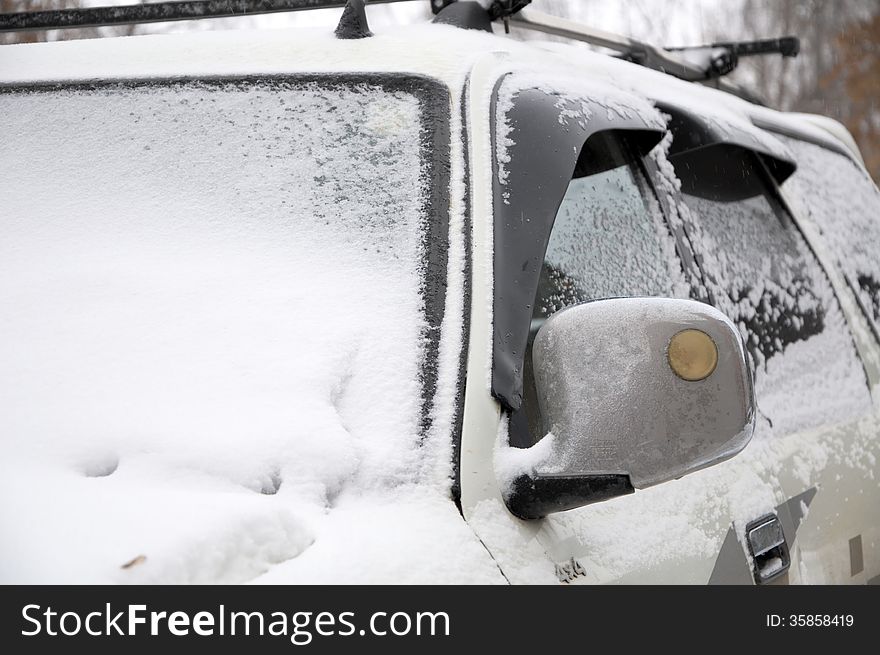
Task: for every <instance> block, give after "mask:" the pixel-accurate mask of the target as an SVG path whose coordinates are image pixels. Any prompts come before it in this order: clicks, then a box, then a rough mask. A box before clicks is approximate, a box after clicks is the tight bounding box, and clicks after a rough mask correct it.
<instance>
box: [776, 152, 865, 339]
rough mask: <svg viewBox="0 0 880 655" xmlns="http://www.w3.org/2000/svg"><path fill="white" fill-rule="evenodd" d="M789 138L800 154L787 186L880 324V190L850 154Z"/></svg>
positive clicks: (863, 302)
mask: <svg viewBox="0 0 880 655" xmlns="http://www.w3.org/2000/svg"><path fill="white" fill-rule="evenodd" d="M785 141H786V143H787V144H788V145H789V147H791V148H792V150H794V152H795V153H797V157H798V170H797V172H796V173H795V174H794V175H793V176H792V177H791V178H790V179H789V180H787V181H786V183H785V188H786V190H789V189H790V190H791V191H792V192H793V193H792V195H793V196H795V197H796V198H799V199H800V200H801V201H802V204H803V205H804V207H805V209H806V211H808V212H809V213H810V216H811V217H812V218H813V220H814V221H815V222H816V224H817V225H818V226H819V228H820V229H821V230H822V233H823V235H824V237H825V239H826V240H827V243H828V244H829V245H830V246H831V249H832V252H833V253H834V255H835V256H836V257H837V259H838V261H839V264H840V267H841V268H842V269H843V271H844V273H846V276H847V278H848V280H849V283H850V285H851V286H852V287H853V288H854V289H856V290H857V293H858V294H859V298H860V300H861V302H862V304H863V305H864V307H865V308H866V309H867V311H868V313H869V314H870V316H871V318H873V320H874V321H875V322H880V191H878V189H877V187H876V186H875V185H874V183H873V182H872V181H871V178H870V177H868V174H867V173H865V171H863V170H862V169H861V168H859V167H858V166H857V165H856V164H855V163H854V162H853V161H852V160H851V159H850V158H849V157H845V156H843V155H841V154H838V153H836V152H832V151H830V150H826V149H825V148H822V147H820V146H817V145H813V144H812V143H806V142H804V141H798V140H796V139H785Z"/></svg>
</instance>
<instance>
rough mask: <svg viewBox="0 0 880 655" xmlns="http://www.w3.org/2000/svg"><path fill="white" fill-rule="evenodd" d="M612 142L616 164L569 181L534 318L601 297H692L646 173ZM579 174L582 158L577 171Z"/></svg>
mask: <svg viewBox="0 0 880 655" xmlns="http://www.w3.org/2000/svg"><path fill="white" fill-rule="evenodd" d="M608 141H609V142H610V143H608V144H606V145H612V146H613V148H614V149H613V150H611V153H612V155H613V157H614V161H613V162H612V163H613V165H614V167H613V168H610V169H607V170H603V171H601V172H598V173H593V174H591V175H585V176H583V177H575V178H574V179H572V181H571V183H570V184H569V186H568V191H567V192H566V194H565V197H564V199H563V201H562V204H561V205H560V207H559V211H558V212H557V214H556V221H555V223H554V225H553V231H552V232H551V234H550V242H549V244H548V246H547V254H546V256H545V258H544V266H543V269H542V271H541V279H540V282H539V286H538V295H537V299H536V303H535V315H536V316H537V317H543V318H546V317H549V316H550V315H551V314H553V313H554V312H557V311H559V310H560V309H563V308H564V307H567V306H569V305H573V304H575V303H579V302H584V301H587V300H592V299H597V298H608V297H614V296H675V295H685V296H686V295H687V285H686V284H685V280H684V274H683V272H682V268H681V264H680V262H679V261H678V259H677V256H676V252H675V242H674V240H673V237H672V236H671V234H670V233H669V230H668V228H667V227H666V225H665V223H664V221H663V217H662V215H661V213H660V208H659V206H658V204H657V201H656V199H655V198H654V197H653V195H652V192H651V190H650V188H649V187H648V185H647V182H646V180H645V177H644V174H643V173H642V172H641V170H640V169H639V167H638V165H636V164H632V163H629V164H627V163H625V162H626V161H627V158H626V157H625V154H624V153H623V152H622V151H621V150H620V147H619V146H617V145H614V144H613V142H612V141H611V140H610V139H609V140H608ZM585 155H586V156H589V153H588V152H587V151H585ZM583 158H584V157H583V156H582V159H583ZM582 171H584V167H583V165H582V164H581V163H579V166H578V170H576V171H575V175H576V176H577V175H578V173H579V172H582ZM586 172H589V171H586Z"/></svg>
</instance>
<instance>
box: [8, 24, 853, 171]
mask: <svg viewBox="0 0 880 655" xmlns="http://www.w3.org/2000/svg"><path fill="white" fill-rule="evenodd" d="M490 53H504V60H505V62H506V65H507V66H508V67H509V69H510V70H516V69H524V70H532V71H535V72H537V73H541V72H552V73H554V74H557V73H558V74H560V75H562V76H565V77H569V78H573V77H581V76H582V77H584V78H585V79H590V80H591V82H592V83H593V84H597V83H598V84H604V85H607V86H608V88H609V89H616V90H617V92H618V93H620V94H624V95H625V94H634V95H638V96H641V97H644V98H648V99H649V100H652V101H657V102H663V103H667V104H675V105H678V106H681V107H686V108H687V109H688V110H689V111H691V112H696V113H698V114H700V115H702V116H704V117H706V118H708V119H710V120H718V121H722V122H730V121H733V122H736V123H740V124H743V123H748V124H749V127H752V125H753V124H757V125H759V126H760V127H762V128H765V129H770V130H772V131H775V132H780V133H783V134H789V135H793V136H798V137H800V138H804V139H807V140H810V141H813V142H816V143H819V144H820V145H824V146H826V147H830V148H833V149H836V150H839V151H843V152H845V153H847V154H849V155H850V156H852V157H853V158H854V159H856V160H857V161H858V162H861V156H860V155H859V153H858V149H857V148H856V146H855V143H854V142H853V141H852V139H851V138H847V137H848V133H847V132H846V130H845V129H844V128H843V127H842V126H840V125H839V124H838V123H836V122H834V121H831V120H830V119H827V118H824V119H822V120H816V119H815V118H814V117H808V116H804V115H800V114H787V113H783V112H779V111H776V110H773V109H770V108H767V107H762V106H760V105H757V104H754V103H751V102H748V101H746V100H744V99H742V98H739V97H736V96H734V95H732V94H730V93H726V92H724V91H721V90H717V89H713V88H710V87H707V86H703V85H700V84H695V83H693V82H686V81H683V80H679V79H676V78H674V77H672V76H669V75H666V74H664V73H661V72H658V71H655V70H650V69H647V68H644V67H642V66H638V65H636V64H633V63H630V62H627V61H624V60H621V59H618V58H614V57H611V56H608V55H605V54H601V53H598V52H595V51H592V50H590V49H588V48H585V47H582V46H580V45H577V44H575V45H568V44H559V43H547V44H544V43H539V42H522V41H516V40H513V39H510V38H506V37H503V36H501V35H494V34H488V33H486V32H481V31H478V30H464V29H460V28H457V27H452V26H449V25H437V24H419V25H408V26H403V27H396V28H392V29H389V30H384V31H381V32H379V33H377V34H376V35H375V36H373V37H370V38H365V39H337V38H336V37H335V36H334V35H333V32H332V30H330V29H327V28H321V29H269V30H267V29H261V30H215V31H205V32H179V33H173V34H150V35H139V36H130V37H113V38H101V39H81V40H74V41H55V42H45V43H30V44H15V45H7V46H0V85H3V86H9V85H16V86H17V85H23V84H24V85H30V84H45V83H56V82H70V81H77V82H83V81H98V80H100V81H107V80H140V79H157V78H158V79H163V78H188V77H216V76H245V75H273V74H296V73H306V72H307V73H329V74H332V73H357V72H369V73H382V72H395V73H411V74H417V75H425V76H428V77H432V78H435V79H438V80H440V81H442V82H444V83H446V84H447V85H448V86H449V87H450V89H451V90H452V92H453V94H457V93H459V92H460V90H461V89H462V88H463V87H464V84H465V82H466V80H467V77H468V74H469V72H470V70H471V69H472V68H473V66H474V65H475V63H476V62H477V61H479V60H480V59H482V58H484V57H486V56H487V55H489V54H490ZM503 68H504V67H503V66H501V67H500V69H499V75H502V74H503Z"/></svg>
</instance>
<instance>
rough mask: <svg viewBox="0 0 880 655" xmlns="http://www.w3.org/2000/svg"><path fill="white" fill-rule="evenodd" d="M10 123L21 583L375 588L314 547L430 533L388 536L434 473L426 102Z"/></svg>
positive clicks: (211, 106) (247, 106) (22, 103)
mask: <svg viewBox="0 0 880 655" xmlns="http://www.w3.org/2000/svg"><path fill="white" fill-rule="evenodd" d="M0 114H2V115H3V116H4V121H3V125H2V127H0V179H2V180H3V183H4V194H3V195H4V198H3V203H2V206H0V230H2V235H3V237H2V239H0V304H2V305H3V307H4V311H3V313H2V316H0V368H2V371H3V373H2V376H3V377H2V382H0V406H2V412H0V447H2V453H3V454H2V457H0V460H2V468H3V472H2V479H3V487H4V489H3V491H2V497H3V502H2V506H0V525H2V528H0V529H2V532H3V534H4V543H3V547H2V556H3V557H2V559H3V564H2V565H0V579H2V580H3V581H4V582H9V581H29V582H35V581H51V582H73V581H77V582H112V581H139V582H144V581H165V582H216V581H226V582H230V581H241V580H247V579H251V578H253V577H254V576H256V575H258V574H260V573H262V572H264V571H266V570H267V569H268V568H270V566H271V565H272V564H273V563H277V562H281V561H284V560H290V559H291V558H296V557H297V556H299V555H302V554H303V553H304V552H306V551H308V550H310V549H311V550H312V551H319V553H318V554H314V555H310V557H309V558H302V559H303V560H304V561H306V562H307V563H306V564H304V565H302V566H299V568H297V566H292V567H291V568H288V569H287V574H286V577H283V581H297V580H299V579H302V578H303V576H305V577H307V578H308V579H312V580H317V581H332V580H335V579H340V580H349V581H351V580H355V579H358V576H360V578H363V577H364V575H367V574H371V575H375V576H379V577H380V578H381V576H382V570H381V569H376V570H373V571H369V572H367V571H363V570H361V571H360V572H358V571H356V570H354V571H353V570H352V567H351V566H345V565H344V564H343V563H342V562H341V561H340V560H339V559H338V557H337V556H338V555H340V553H339V549H340V545H339V544H336V545H332V544H331V545H327V542H328V541H329V540H328V539H325V540H322V538H321V534H322V530H323V531H325V532H326V533H327V534H331V535H332V534H334V533H338V532H340V531H342V529H341V528H339V527H332V524H327V523H326V516H327V515H328V514H332V513H333V512H332V509H331V508H334V507H337V506H339V507H345V508H347V510H340V511H339V512H338V513H339V514H340V515H341V516H342V515H344V514H345V513H346V511H347V512H348V513H349V514H353V515H358V516H360V517H361V520H360V522H359V523H358V522H354V523H352V525H354V526H355V527H360V528H363V529H364V530H373V531H377V532H381V531H380V530H379V526H381V525H387V524H389V523H390V522H392V518H393V517H394V516H397V520H403V521H410V520H411V515H413V514H416V513H418V512H420V511H422V510H423V509H424V503H423V502H421V501H418V500H412V499H410V500H409V501H407V502H401V503H399V505H400V507H401V509H400V512H399V513H397V514H394V513H390V512H388V511H387V510H386V509H382V508H383V507H385V508H387V507H388V506H389V503H390V500H389V496H388V494H392V496H391V498H393V497H394V496H393V493H392V491H389V490H395V489H398V490H399V489H401V488H405V487H406V486H407V485H411V486H413V485H415V483H417V482H418V481H419V470H420V458H421V457H422V456H423V455H422V453H421V451H420V449H419V448H418V444H419V440H420V425H421V424H420V421H421V420H422V418H421V415H422V410H423V406H422V402H423V401H422V387H423V385H422V370H423V368H422V367H423V360H424V358H425V342H426V338H425V337H426V329H427V325H426V319H425V313H424V305H425V300H424V298H423V297H422V296H423V294H422V289H423V284H424V280H423V276H424V244H423V236H424V229H425V222H426V221H427V220H428V218H427V209H428V207H427V193H428V189H429V187H428V185H429V183H430V180H429V179H428V172H427V171H426V165H425V162H424V161H423V159H424V158H423V153H422V152H421V148H422V138H421V130H422V117H421V116H422V112H421V107H420V102H419V99H418V98H417V97H416V96H415V95H413V94H412V93H410V92H408V91H406V90H395V89H394V88H383V87H381V86H378V85H373V84H367V83H358V84H349V85H346V84H343V83H335V84H331V83H329V82H319V81H311V82H282V81H277V80H275V81H263V82H253V83H248V82H237V83H231V82H229V83H176V84H172V85H170V86H162V85H157V84H154V85H150V84H147V85H128V86H125V85H113V86H106V87H98V88H96V89H88V88H84V87H83V88H70V89H66V90H64V89H56V90H38V91H31V92H16V91H8V92H5V93H3V94H0ZM394 493H397V492H394ZM419 493H422V492H419ZM370 494H372V495H373V497H374V501H373V502H372V503H371V504H370V503H368V504H367V505H366V506H367V507H373V508H379V510H377V511H380V513H381V512H384V514H382V517H383V518H381V519H377V520H376V521H374V522H373V523H372V525H368V524H369V523H370V522H371V520H370V519H368V518H367V517H368V516H369V514H368V513H366V512H365V511H364V510H363V509H362V508H360V506H358V505H357V499H358V498H363V497H366V496H367V495H370ZM383 494H385V495H383ZM351 498H354V499H355V500H351ZM444 501H445V505H443V506H442V507H440V505H439V504H438V501H437V499H436V498H434V500H432V501H431V502H432V503H434V505H436V506H437V507H436V508H435V511H434V512H433V513H430V512H429V513H428V515H426V517H425V518H424V519H422V520H428V518H427V516H433V517H434V519H433V520H434V521H435V522H436V521H437V517H438V516H440V515H442V517H443V520H445V521H447V523H448V525H449V527H448V529H446V530H445V531H444V530H443V529H440V528H439V527H438V530H437V531H436V532H435V534H434V537H435V538H436V540H437V542H438V543H440V544H443V543H445V544H446V545H445V546H443V547H446V548H448V547H449V545H448V541H447V542H444V541H443V538H444V536H445V537H448V538H449V539H456V540H465V541H466V542H467V539H468V535H467V534H466V532H465V530H466V528H465V527H464V524H463V522H461V520H460V517H459V516H458V515H457V512H456V510H455V507H454V505H453V504H452V503H451V502H450V501H449V500H448V499H444ZM365 502H366V501H365ZM353 503H354V504H353ZM447 506H448V507H447ZM407 508H410V510H407ZM407 517H409V518H407ZM322 521H323V523H322ZM459 524H461V526H460V527H459ZM328 525H330V526H331V527H328ZM322 526H323V527H322ZM337 537H338V538H340V539H342V538H343V537H341V535H337ZM379 538H380V535H373V536H369V537H362V538H361V542H362V543H363V544H364V547H365V548H366V544H367V542H369V541H370V539H372V540H374V541H375V540H377V539H379ZM468 543H469V542H468ZM468 543H465V544H464V545H463V546H456V547H460V548H461V549H462V550H461V553H462V556H463V557H465V558H466V557H467V553H468V552H470V551H468V550H467V549H468V548H469V547H470V546H469V545H468ZM346 544H348V542H346ZM319 546H320V547H319ZM321 548H324V549H325V550H324V551H323V552H324V555H323V556H322V555H321V554H320V552H322V551H321ZM347 548H350V546H348V545H343V547H342V550H343V551H346V549H347ZM474 549H475V550H474V551H473V554H474V557H476V558H477V559H480V558H485V554H484V553H481V552H480V551H481V549H480V547H479V546H478V545H477V546H474ZM328 553H329V554H328ZM343 554H344V553H343ZM142 555H143V556H144V559H138V558H139V557H140V556H142ZM334 558H335V559H334ZM132 560H134V561H136V563H137V565H136V566H132V567H129V568H127V569H125V568H121V566H122V565H123V564H124V563H126V562H129V561H132ZM288 564H290V562H288ZM422 573H424V572H422ZM396 575H397V576H398V577H397V578H396V579H397V580H398V581H400V580H405V579H406V576H405V575H402V574H400V573H399V572H397V573H396ZM309 576H311V577H310V578H309ZM386 581H387V580H386Z"/></svg>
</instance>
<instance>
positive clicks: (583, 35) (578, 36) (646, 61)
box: [507, 9, 711, 82]
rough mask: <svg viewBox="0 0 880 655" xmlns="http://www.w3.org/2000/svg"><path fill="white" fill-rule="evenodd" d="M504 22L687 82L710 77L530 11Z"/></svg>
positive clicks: (643, 48) (635, 44)
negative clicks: (610, 52) (616, 55)
mask: <svg viewBox="0 0 880 655" xmlns="http://www.w3.org/2000/svg"><path fill="white" fill-rule="evenodd" d="M507 20H509V21H510V23H511V24H512V25H516V26H518V27H523V28H526V29H531V30H535V31H538V32H544V33H545V34H553V35H555V36H562V37H565V38H569V39H573V40H575V41H582V42H584V43H589V44H591V45H595V46H598V47H600V48H608V49H609V50H614V51H615V52H619V53H620V54H621V55H623V56H624V57H625V58H626V59H629V60H631V61H634V62H636V63H638V64H641V65H643V66H646V67H648V68H653V69H655V70H659V71H662V72H664V73H668V74H669V75H673V76H675V77H678V78H681V79H683V80H688V81H689V82H699V81H704V80H706V79H708V78H709V77H711V75H710V74H709V73H708V72H707V71H706V70H705V69H704V68H701V67H699V66H695V65H693V64H691V63H689V62H687V61H685V60H683V59H681V58H680V57H678V56H676V55H675V54H673V53H671V52H669V51H667V50H663V49H662V48H657V47H654V46H652V45H650V44H648V43H644V42H642V41H637V40H635V39H631V38H629V37H626V36H621V35H618V34H612V33H611V32H605V31H603V30H597V29H595V28H592V27H588V26H586V25H581V24H580V23H576V22H574V21H570V20H566V19H564V18H559V17H557V16H551V15H550V14H545V13H541V12H538V11H534V10H533V9H523V10H521V11H520V12H519V13H516V14H513V15H511V16H509V17H508V18H507Z"/></svg>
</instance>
